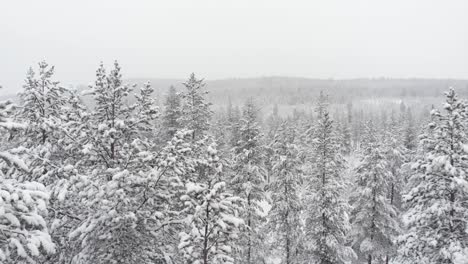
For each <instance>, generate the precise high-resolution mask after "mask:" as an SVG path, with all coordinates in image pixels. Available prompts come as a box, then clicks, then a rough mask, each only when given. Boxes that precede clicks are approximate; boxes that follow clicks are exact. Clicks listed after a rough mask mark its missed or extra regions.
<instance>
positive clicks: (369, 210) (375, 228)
mask: <svg viewBox="0 0 468 264" xmlns="http://www.w3.org/2000/svg"><path fill="white" fill-rule="evenodd" d="M372 126H373V123H371V122H369V123H368V124H367V129H366V130H367V131H366V134H365V139H364V140H365V141H366V142H368V143H367V144H366V148H365V149H364V153H363V158H362V160H361V163H360V165H359V166H358V167H357V168H356V169H355V173H356V185H355V186H356V191H355V193H354V196H355V198H354V199H353V200H354V204H353V210H352V214H351V216H352V217H351V222H352V224H353V231H354V244H355V246H356V249H357V251H358V252H359V256H360V257H362V258H364V259H366V261H367V263H368V264H372V263H382V262H383V261H385V263H389V261H390V258H389V256H391V255H394V253H395V250H396V247H395V239H396V236H397V235H398V234H399V224H398V214H397V209H396V207H395V205H394V204H393V203H392V200H391V199H392V198H391V194H390V192H391V191H392V184H394V178H393V176H394V175H393V174H392V172H391V168H390V165H389V163H388V161H387V156H386V154H387V153H386V150H385V148H384V147H385V146H383V145H382V143H380V142H379V139H378V137H377V135H376V130H375V129H374V128H373V127H372Z"/></svg>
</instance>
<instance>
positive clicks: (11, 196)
mask: <svg viewBox="0 0 468 264" xmlns="http://www.w3.org/2000/svg"><path fill="white" fill-rule="evenodd" d="M0 88H1V87H0ZM13 111H14V106H13V104H12V103H11V102H10V101H6V102H0V135H1V137H0V138H1V141H0V142H1V143H2V144H1V145H0V262H1V263H6V264H14V263H31V262H34V259H37V258H38V257H40V256H41V255H44V254H51V253H54V252H55V245H54V244H53V242H52V239H51V237H50V235H49V231H48V228H47V224H46V221H45V220H44V216H45V215H47V202H48V199H49V194H48V192H47V190H46V189H45V187H44V185H42V184H40V183H37V182H34V181H24V180H21V179H22V178H23V179H24V178H29V177H28V175H29V174H31V170H30V168H29V167H28V166H27V165H26V163H25V161H24V160H23V158H22V157H21V156H25V155H24V154H25V153H24V148H21V147H19V148H9V147H11V146H9V144H7V143H6V142H2V141H3V140H6V139H10V138H11V137H7V134H8V133H13V134H17V132H18V131H19V130H24V129H27V127H26V126H25V124H21V123H16V122H14V121H13V119H12V114H13ZM13 136H15V135H13ZM5 147H7V148H8V149H5ZM20 155H21V156H20ZM24 175H26V177H24Z"/></svg>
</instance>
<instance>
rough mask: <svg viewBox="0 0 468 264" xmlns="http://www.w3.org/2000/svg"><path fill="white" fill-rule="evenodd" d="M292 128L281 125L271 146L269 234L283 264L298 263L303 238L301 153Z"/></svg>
mask: <svg viewBox="0 0 468 264" xmlns="http://www.w3.org/2000/svg"><path fill="white" fill-rule="evenodd" d="M291 126H292V124H291V123H289V122H284V123H283V124H282V125H281V127H280V128H279V131H278V133H277V135H276V136H275V139H274V142H273V144H272V149H273V151H274V155H273V157H275V159H274V161H273V166H272V174H273V175H274V176H273V181H272V183H271V184H270V185H269V188H268V190H269V191H270V192H271V202H272V208H271V210H270V211H269V214H268V219H269V220H268V227H269V232H272V233H273V234H272V236H273V239H274V241H275V242H274V244H273V246H274V248H275V250H277V249H281V251H282V252H283V257H282V261H283V263H286V264H293V263H299V259H298V258H299V256H300V255H301V253H302V252H299V251H300V250H299V248H300V245H299V243H300V238H301V236H302V221H301V210H302V207H303V206H302V203H301V198H300V186H301V185H302V179H303V171H302V161H301V159H300V150H299V147H298V146H297V145H296V142H295V140H296V139H295V132H294V130H291Z"/></svg>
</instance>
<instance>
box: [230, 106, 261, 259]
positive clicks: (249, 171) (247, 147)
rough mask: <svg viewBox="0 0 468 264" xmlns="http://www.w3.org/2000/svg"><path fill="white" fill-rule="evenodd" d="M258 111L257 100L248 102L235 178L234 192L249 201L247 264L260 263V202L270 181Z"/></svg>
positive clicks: (245, 244) (246, 212)
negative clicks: (267, 178)
mask: <svg viewBox="0 0 468 264" xmlns="http://www.w3.org/2000/svg"><path fill="white" fill-rule="evenodd" d="M257 114H258V109H257V107H256V106H255V103H254V101H253V99H249V100H247V102H246V103H245V105H244V108H243V112H242V118H241V120H240V129H239V136H240V137H239V142H238V143H237V147H235V149H234V152H235V157H234V173H235V174H234V177H233V179H232V183H233V189H234V192H235V193H236V194H237V195H239V196H240V197H241V198H243V199H245V200H246V203H247V204H246V210H245V212H244V215H243V218H244V220H245V223H246V226H247V228H248V232H247V233H246V234H245V236H244V238H243V240H241V241H242V243H243V252H242V256H241V258H242V260H241V261H243V262H244V263H249V264H250V263H257V260H256V259H258V258H260V257H261V256H260V254H257V252H256V250H257V249H258V247H259V246H260V245H261V244H260V241H259V239H260V236H259V235H260V234H259V228H260V223H261V222H262V217H261V216H260V214H259V213H258V212H259V211H262V208H261V207H260V205H259V202H260V201H262V200H263V199H264V197H265V193H264V191H263V188H264V185H265V179H266V170H265V167H264V147H263V144H262V142H261V137H262V134H261V132H260V127H259V124H258V120H257Z"/></svg>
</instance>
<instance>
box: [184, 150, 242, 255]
mask: <svg viewBox="0 0 468 264" xmlns="http://www.w3.org/2000/svg"><path fill="white" fill-rule="evenodd" d="M203 163H204V164H205V165H204V166H205V168H204V170H203V171H204V176H203V177H201V178H199V180H198V181H197V182H187V184H186V193H185V195H183V196H182V197H181V200H182V201H183V202H184V205H185V207H186V208H187V211H188V212H187V213H188V215H189V216H188V222H189V228H188V230H187V231H186V232H182V233H181V234H180V237H181V239H180V244H179V250H180V251H181V252H182V254H183V256H184V258H185V259H186V261H187V263H191V264H209V263H213V264H215V263H232V264H233V263H235V262H234V258H233V254H234V248H233V247H234V246H235V243H234V242H235V240H236V239H238V236H239V231H240V228H241V227H242V226H243V224H244V222H243V220H242V219H241V218H240V217H239V215H240V213H241V203H242V200H241V199H240V198H239V197H236V196H233V195H231V194H229V193H228V192H226V183H225V182H223V181H222V180H221V178H222V176H221V173H222V163H221V161H220V160H219V158H218V156H217V150H216V146H215V145H214V144H211V145H210V146H208V149H207V157H206V158H205V161H203Z"/></svg>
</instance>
